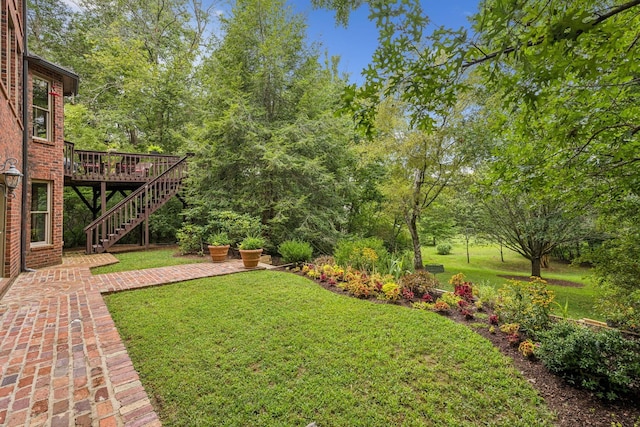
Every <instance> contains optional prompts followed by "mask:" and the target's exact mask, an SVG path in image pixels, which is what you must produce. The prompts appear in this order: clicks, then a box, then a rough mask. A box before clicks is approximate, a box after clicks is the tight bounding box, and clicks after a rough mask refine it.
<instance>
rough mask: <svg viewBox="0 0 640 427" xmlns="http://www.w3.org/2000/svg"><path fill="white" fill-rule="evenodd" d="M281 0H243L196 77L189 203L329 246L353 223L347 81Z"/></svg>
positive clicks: (323, 248) (278, 237) (275, 235)
mask: <svg viewBox="0 0 640 427" xmlns="http://www.w3.org/2000/svg"><path fill="white" fill-rule="evenodd" d="M304 28H305V25H304V22H303V18H302V16H301V15H296V14H294V13H293V12H292V11H291V10H290V9H289V8H287V7H286V5H285V4H284V2H283V1H281V0H269V1H255V0H249V1H244V2H239V3H236V4H235V5H234V7H233V9H232V11H231V13H230V14H229V15H225V17H224V19H222V28H221V31H222V32H223V33H224V34H225V36H224V38H223V39H222V40H221V41H220V43H219V44H218V45H217V46H216V49H215V50H213V51H212V52H211V53H210V54H209V55H205V56H204V58H203V59H202V62H201V67H200V70H199V72H198V74H197V75H196V81H197V82H198V84H199V85H200V86H201V87H202V88H207V89H206V90H202V91H200V93H199V95H200V96H199V97H198V99H197V102H196V104H197V105H199V106H200V107H201V114H198V115H197V117H198V121H199V123H198V124H199V127H198V130H197V131H196V132H194V133H195V135H194V142H193V151H194V152H195V157H194V158H193V162H192V165H193V167H192V168H191V166H190V174H191V181H190V186H191V188H192V192H191V194H190V197H189V201H190V202H191V203H192V204H197V203H205V202H206V203H208V204H211V205H213V207H214V208H216V209H219V210H232V211H234V212H239V213H244V214H249V215H256V216H258V217H259V218H260V223H261V224H262V226H263V228H264V229H263V235H264V236H265V237H266V238H267V239H268V241H269V242H270V243H271V244H272V245H274V246H277V245H278V244H280V243H282V242H284V241H286V240H291V239H298V240H302V241H306V242H310V243H311V245H312V246H313V247H314V248H315V249H316V250H317V251H318V252H325V253H328V252H331V250H332V249H333V246H334V245H335V242H336V240H337V237H338V235H339V232H340V231H339V230H342V229H343V228H344V226H345V225H346V222H347V217H348V211H347V210H346V209H345V206H349V205H350V202H351V201H352V200H353V199H352V197H351V194H352V191H353V190H354V188H353V187H352V183H353V180H351V179H350V178H351V177H352V173H351V170H352V166H353V165H354V164H355V157H354V155H353V152H352V149H351V147H350V142H351V141H352V137H353V132H352V129H351V127H350V123H349V120H348V119H347V118H345V117H336V116H335V114H334V111H335V109H336V108H337V103H338V101H339V91H340V90H341V89H342V87H343V85H344V82H343V81H342V79H341V78H340V77H339V76H338V75H336V74H335V73H334V70H333V69H332V68H331V66H330V65H329V64H326V65H325V66H323V65H322V64H321V62H320V61H319V60H318V58H319V54H318V52H317V51H316V50H315V48H314V47H313V46H309V45H308V44H307V42H306V40H305V33H304Z"/></svg>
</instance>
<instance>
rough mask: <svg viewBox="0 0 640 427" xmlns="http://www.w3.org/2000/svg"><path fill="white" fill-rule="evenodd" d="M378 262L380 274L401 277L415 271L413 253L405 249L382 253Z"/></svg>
mask: <svg viewBox="0 0 640 427" xmlns="http://www.w3.org/2000/svg"><path fill="white" fill-rule="evenodd" d="M379 256H380V257H379V258H378V261H377V262H376V271H378V272H379V273H380V274H389V275H391V276H393V277H395V278H396V280H398V279H400V278H401V277H403V276H404V275H406V274H410V273H411V272H413V253H412V252H410V251H404V252H401V253H397V252H394V253H388V252H385V253H381V254H380V255H379Z"/></svg>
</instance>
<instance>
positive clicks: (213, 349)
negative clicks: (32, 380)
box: [105, 271, 552, 426]
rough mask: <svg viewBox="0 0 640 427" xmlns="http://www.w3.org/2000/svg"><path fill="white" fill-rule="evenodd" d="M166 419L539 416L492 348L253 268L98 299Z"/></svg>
mask: <svg viewBox="0 0 640 427" xmlns="http://www.w3.org/2000/svg"><path fill="white" fill-rule="evenodd" d="M105 298H106V301H107V304H108V306H109V310H110V312H111V314H112V316H113V318H114V320H115V322H116V325H117V327H118V330H119V331H120V333H121V335H122V337H123V339H124V341H125V343H126V346H127V349H128V351H129V354H130V355H131V358H132V359H133V363H134V365H135V368H136V370H137V371H138V372H139V373H140V376H141V379H142V382H143V384H144V386H145V388H146V390H147V392H148V393H149V395H150V396H153V399H154V400H155V402H156V409H157V410H158V412H159V414H160V417H161V419H162V422H163V425H166V426H213V425H215V426H225V425H228V426H245V425H259V426H305V425H307V424H308V423H310V422H312V421H315V422H317V423H318V425H320V426H391V425H393V426H399V425H402V426H445V425H448V426H476V425H495V426H497V425H504V426H530V425H550V424H551V420H552V417H551V415H550V413H549V412H548V410H547V408H546V406H545V405H544V403H543V402H542V401H541V399H540V398H539V397H538V396H537V394H536V393H535V391H534V390H533V389H532V388H531V387H530V385H529V384H528V383H527V381H526V380H525V379H523V378H522V377H521V376H520V374H519V373H518V372H517V370H516V369H514V367H513V366H512V364H511V362H510V360H509V359H507V358H505V357H504V356H502V355H501V354H500V353H499V352H498V350H497V349H495V348H494V347H493V346H492V345H491V343H489V342H488V341H486V340H485V339H483V338H482V337H480V336H479V335H477V334H475V333H473V332H472V331H471V330H470V329H469V328H467V327H465V326H464V325H459V324H456V323H454V322H452V321H450V320H449V319H447V318H443V317H440V316H439V315H436V314H434V313H431V312H426V311H419V310H410V309H407V308H403V307H399V306H395V305H386V304H375V303H372V302H370V301H363V300H358V299H355V298H349V297H345V296H340V295H336V294H333V293H331V292H328V291H326V290H324V289H323V288H321V287H319V286H317V285H316V284H315V283H313V282H311V281H309V280H307V279H305V278H302V277H299V276H295V275H293V274H289V273H279V272H269V271H259V272H249V273H242V274H235V275H230V276H223V277H217V278H207V279H200V280H195V281H190V282H183V283H180V284H174V285H168V286H163V287H154V288H148V289H142V290H136V291H129V292H121V293H116V294H111V295H108V296H106V297H105Z"/></svg>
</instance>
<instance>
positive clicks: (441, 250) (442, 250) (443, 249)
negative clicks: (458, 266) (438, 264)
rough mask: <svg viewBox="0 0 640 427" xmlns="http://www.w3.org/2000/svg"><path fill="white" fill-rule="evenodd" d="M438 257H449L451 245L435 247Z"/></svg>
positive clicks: (442, 244) (444, 244) (443, 244)
mask: <svg viewBox="0 0 640 427" xmlns="http://www.w3.org/2000/svg"><path fill="white" fill-rule="evenodd" d="M436 251H437V252H438V255H449V254H450V253H451V245H450V244H448V243H440V244H439V245H438V246H436Z"/></svg>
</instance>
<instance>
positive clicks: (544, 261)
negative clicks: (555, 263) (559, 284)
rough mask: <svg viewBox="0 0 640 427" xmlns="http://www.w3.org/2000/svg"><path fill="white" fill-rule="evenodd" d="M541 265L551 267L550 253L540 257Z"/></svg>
mask: <svg viewBox="0 0 640 427" xmlns="http://www.w3.org/2000/svg"><path fill="white" fill-rule="evenodd" d="M540 267H542V268H549V254H546V255H542V256H541V257H540Z"/></svg>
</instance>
